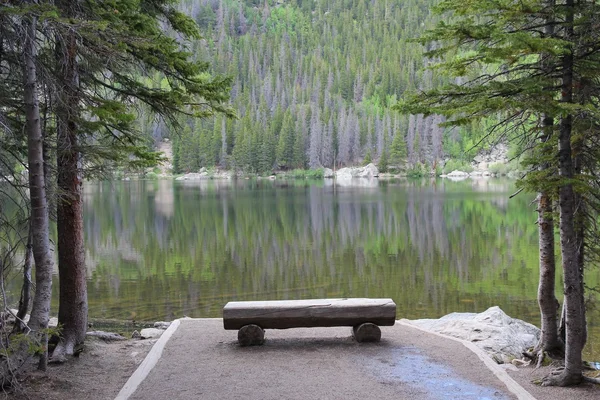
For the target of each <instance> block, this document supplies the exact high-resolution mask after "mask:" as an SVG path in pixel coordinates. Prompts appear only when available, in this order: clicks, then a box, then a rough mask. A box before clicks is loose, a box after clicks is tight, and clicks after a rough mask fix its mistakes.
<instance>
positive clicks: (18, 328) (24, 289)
mask: <svg viewBox="0 0 600 400" xmlns="http://www.w3.org/2000/svg"><path fill="white" fill-rule="evenodd" d="M32 264H33V243H32V237H31V223H30V224H29V233H28V235H27V245H26V246H25V262H24V263H23V285H22V286H21V298H20V299H19V308H18V310H17V315H16V320H15V325H14V327H13V332H14V333H22V332H24V331H25V330H26V329H27V324H26V323H25V322H23V320H24V319H25V316H26V315H27V311H29V305H30V303H31V268H32Z"/></svg>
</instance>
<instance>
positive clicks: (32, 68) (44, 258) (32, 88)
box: [23, 17, 54, 332]
mask: <svg viewBox="0 0 600 400" xmlns="http://www.w3.org/2000/svg"><path fill="white" fill-rule="evenodd" d="M23 25H24V33H25V38H24V42H23V56H24V101H25V117H26V125H25V129H26V132H27V147H28V150H27V161H28V164H29V194H30V200H31V237H32V251H33V258H34V260H35V296H34V298H33V306H32V310H31V318H30V320H29V328H30V329H31V330H33V331H36V332H37V331H40V330H42V329H45V328H47V327H48V320H49V318H50V299H51V296H52V270H53V268H54V260H53V258H52V248H51V245H50V233H49V232H50V228H49V214H48V199H47V197H46V182H45V179H44V151H43V136H42V128H41V119H40V108H39V101H38V93H37V86H36V85H37V65H36V61H37V52H36V44H35V38H36V27H37V19H36V18H35V17H31V18H28V19H26V20H25V22H24V23H23Z"/></svg>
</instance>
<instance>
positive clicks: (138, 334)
mask: <svg viewBox="0 0 600 400" xmlns="http://www.w3.org/2000/svg"><path fill="white" fill-rule="evenodd" d="M131 338H132V339H141V338H142V335H140V333H139V332H138V331H133V333H132V334H131Z"/></svg>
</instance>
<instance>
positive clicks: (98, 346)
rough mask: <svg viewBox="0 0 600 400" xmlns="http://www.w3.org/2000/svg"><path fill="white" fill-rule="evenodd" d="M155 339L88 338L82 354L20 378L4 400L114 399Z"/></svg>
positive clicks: (4, 394) (1, 396) (0, 394)
mask: <svg viewBox="0 0 600 400" xmlns="http://www.w3.org/2000/svg"><path fill="white" fill-rule="evenodd" d="M155 342H156V339H153V340H127V341H123V342H104V341H102V340H98V339H93V338H88V339H87V340H86V344H85V348H84V351H83V352H82V353H81V354H80V356H79V357H75V358H73V359H72V360H70V361H69V362H67V363H64V364H50V365H48V371H47V373H41V372H37V371H35V372H31V373H26V374H24V375H23V376H21V377H20V379H19V380H20V386H21V387H20V388H17V390H16V392H13V393H1V392H0V399H15V400H16V399H19V400H20V399H29V400H70V399H73V400H75V399H77V400H80V399H81V400H87V399H90V400H92V399H93V400H105V399H106V400H109V399H110V400H112V399H114V398H115V396H116V395H117V393H118V392H119V390H121V387H122V386H123V385H124V384H125V382H127V379H129V377H130V376H131V374H132V373H133V372H134V371H135V370H136V368H137V367H138V366H139V364H140V363H141V362H142V360H143V359H144V357H146V354H147V353H148V351H149V350H150V349H151V348H152V345H153V344H154V343H155Z"/></svg>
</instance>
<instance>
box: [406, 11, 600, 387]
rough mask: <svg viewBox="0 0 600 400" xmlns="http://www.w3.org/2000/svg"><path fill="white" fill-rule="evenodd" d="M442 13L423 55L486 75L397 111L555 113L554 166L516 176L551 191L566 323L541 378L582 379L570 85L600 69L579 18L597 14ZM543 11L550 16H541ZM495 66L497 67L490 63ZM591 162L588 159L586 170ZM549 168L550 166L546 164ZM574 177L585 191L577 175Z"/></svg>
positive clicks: (470, 116) (449, 67) (458, 118)
mask: <svg viewBox="0 0 600 400" xmlns="http://www.w3.org/2000/svg"><path fill="white" fill-rule="evenodd" d="M440 10H441V11H445V12H452V13H453V14H454V15H455V16H456V17H457V18H456V19H455V20H454V21H453V22H451V23H444V24H440V25H439V26H438V28H437V29H435V30H433V31H430V32H429V33H428V34H426V35H425V36H424V37H423V39H422V42H423V43H427V42H430V41H438V42H439V41H441V42H442V45H441V46H439V47H437V48H436V49H434V50H432V51H429V52H428V53H427V55H428V56H429V57H434V58H435V57H439V58H440V59H441V58H442V57H444V56H447V55H452V56H451V57H449V58H447V59H446V60H445V61H442V62H441V63H440V64H439V65H438V68H439V67H441V68H442V69H445V70H446V71H447V72H449V73H451V74H453V75H455V76H457V77H458V76H462V75H465V74H466V73H467V71H469V70H470V69H471V68H472V65H473V64H476V63H482V64H484V65H485V66H487V67H488V68H489V69H490V70H491V71H493V72H491V73H483V74H480V75H479V76H478V77H477V78H476V79H471V80H469V81H467V82H466V83H464V84H462V83H459V84H448V85H446V86H445V87H443V88H441V89H433V90H429V91H426V92H425V93H424V94H422V95H416V96H414V97H411V98H407V99H405V100H404V101H403V102H402V103H400V104H398V105H397V106H396V108H397V109H399V110H401V111H405V112H409V113H414V114H419V113H425V114H426V115H430V114H442V115H445V116H448V117H450V118H452V119H451V120H450V123H452V124H455V125H465V124H469V123H470V122H471V121H473V120H479V119H482V118H486V117H488V116H490V115H493V114H496V113H500V114H501V115H503V118H504V120H503V122H504V123H505V124H507V123H518V121H528V120H529V118H532V117H533V118H536V119H540V118H541V117H542V116H543V115H560V116H561V117H560V123H559V127H558V133H557V134H555V135H553V141H552V142H550V141H547V142H545V143H543V144H542V145H541V146H544V147H545V146H550V147H549V149H551V151H550V152H551V153H552V154H553V155H554V157H556V158H555V159H557V160H558V165H557V167H558V171H559V173H558V174H556V173H554V174H552V175H548V174H547V173H546V172H543V175H541V174H540V173H539V171H538V168H537V167H538V166H540V165H543V164H544V163H546V162H548V160H549V158H548V157H544V158H538V159H537V160H536V159H531V160H530V163H531V165H533V166H534V167H535V168H534V169H533V170H532V171H531V172H530V173H529V174H528V177H527V179H526V180H524V181H523V182H524V184H525V185H526V186H527V187H528V188H529V189H532V190H534V191H542V190H553V191H558V192H559V210H560V221H559V227H560V243H561V246H560V247H561V254H562V266H563V271H564V275H565V289H564V290H565V307H564V308H565V310H566V311H565V316H566V320H567V324H566V342H565V345H566V356H565V364H566V367H565V369H564V370H563V371H562V373H561V374H560V375H556V376H549V377H548V378H547V379H545V380H544V384H545V385H570V384H576V383H579V382H581V380H582V379H583V376H582V369H581V368H582V361H581V352H582V349H583V345H584V344H585V338H586V329H585V305H584V302H583V265H582V263H583V260H584V258H583V257H582V256H581V253H578V251H577V247H576V244H575V242H576V241H577V240H576V237H577V234H576V231H575V228H574V225H575V220H577V218H578V217H577V211H576V210H577V209H578V210H582V209H581V208H577V207H576V206H575V203H576V198H577V195H576V193H575V191H574V185H573V182H574V179H575V174H574V162H573V159H574V157H575V155H574V153H573V150H572V144H571V142H572V138H573V136H574V132H573V120H574V117H575V116H579V115H582V114H581V113H582V112H583V109H585V108H586V107H587V105H586V103H585V101H580V102H576V101H575V100H574V99H575V97H574V86H575V85H574V83H575V82H576V80H577V79H578V77H579V76H581V75H582V74H583V73H584V72H583V71H586V70H589V69H593V70H598V67H600V64H599V62H600V60H599V59H598V57H597V55H598V52H600V48H599V47H598V46H597V38H596V37H595V34H590V33H589V32H594V30H593V29H590V26H589V25H587V24H588V22H589V21H590V20H595V19H596V18H597V17H598V16H599V15H600V12H599V11H600V10H599V9H598V5H597V4H596V2H591V1H590V2H587V1H582V2H578V3H577V4H575V3H574V1H573V0H565V2H564V4H560V5H555V4H554V3H552V2H546V1H542V0H539V1H538V0H535V1H531V2H527V3H526V4H525V3H520V4H519V5H515V4H510V5H509V4H503V3H498V2H490V1H487V0H474V1H472V2H460V1H455V0H446V1H443V2H442V3H441V4H440ZM549 15H554V16H555V17H554V18H548V16H549ZM590 17H591V18H590ZM555 20H562V21H564V23H563V24H562V27H561V29H559V30H557V31H556V32H554V34H550V35H549V34H548V31H547V30H545V29H544V27H545V26H547V24H554V22H553V21H555ZM584 27H585V28H587V29H581V32H584V31H585V32H588V33H587V34H583V33H581V34H577V33H576V32H577V31H578V29H577V28H584ZM593 42H595V43H596V44H592V43H593ZM584 49H585V50H584ZM498 65H501V66H502V68H497V66H498ZM484 68H485V67H484ZM550 71H551V72H550ZM549 72H550V73H549ZM557 82H560V85H557ZM557 87H560V90H559V91H558V90H554V91H552V90H550V89H549V88H557ZM587 115H588V117H589V118H590V120H589V121H588V124H592V125H595V124H597V120H596V119H595V117H594V116H591V115H589V114H587ZM524 126H525V125H524ZM525 127H526V126H525ZM417 130H418V129H417ZM546 134H547V132H546V131H545V130H540V129H539V128H538V126H534V127H533V129H532V130H529V131H528V136H527V137H526V139H525V140H527V141H528V143H531V144H530V146H536V145H537V146H539V144H537V143H536V140H537V139H538V138H539V137H543V136H544V135H546ZM521 140H523V139H521ZM538 154H539V153H538ZM594 165H595V164H591V167H594ZM596 168H597V167H596ZM549 171H550V172H552V171H557V170H556V169H554V168H550V169H549ZM542 176H543V178H542V179H540V178H541V177H542ZM580 184H583V185H584V186H588V188H589V185H587V183H586V182H585V178H584V179H583V181H582V182H581V183H580ZM593 218H595V217H593ZM546 286H548V287H549V286H550V285H546ZM542 312H545V309H542ZM547 317H548V318H553V317H554V316H547ZM544 318H546V317H544Z"/></svg>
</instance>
